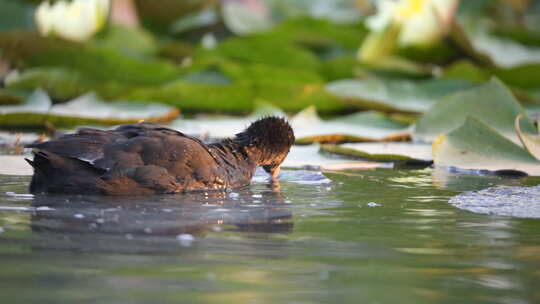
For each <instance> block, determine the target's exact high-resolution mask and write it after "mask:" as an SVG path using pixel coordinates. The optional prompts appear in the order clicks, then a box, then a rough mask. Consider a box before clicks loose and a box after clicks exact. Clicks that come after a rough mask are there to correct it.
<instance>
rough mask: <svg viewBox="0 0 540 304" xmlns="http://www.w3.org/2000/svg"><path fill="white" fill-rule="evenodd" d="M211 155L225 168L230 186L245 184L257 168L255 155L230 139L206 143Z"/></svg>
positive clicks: (249, 180)
mask: <svg viewBox="0 0 540 304" xmlns="http://www.w3.org/2000/svg"><path fill="white" fill-rule="evenodd" d="M208 147H209V149H210V152H211V153H212V156H213V157H214V158H215V159H216V161H218V162H219V163H220V165H221V167H223V169H225V171H226V174H227V177H228V179H229V183H230V186H232V187H237V186H242V185H247V184H249V183H250V182H251V178H252V177H253V174H254V173H255V169H257V158H256V157H257V156H256V155H254V153H252V151H249V150H248V149H247V148H246V147H242V146H240V145H239V144H238V143H235V142H234V141H232V140H224V141H222V142H219V143H213V144H209V145H208Z"/></svg>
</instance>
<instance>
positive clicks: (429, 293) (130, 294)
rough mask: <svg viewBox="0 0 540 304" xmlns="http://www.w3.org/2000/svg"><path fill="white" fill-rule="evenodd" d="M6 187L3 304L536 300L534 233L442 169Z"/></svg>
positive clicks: (538, 230) (492, 181) (7, 182)
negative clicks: (53, 191)
mask: <svg viewBox="0 0 540 304" xmlns="http://www.w3.org/2000/svg"><path fill="white" fill-rule="evenodd" d="M28 181H29V177H15V176H0V227H1V229H0V231H1V233H0V269H2V271H0V295H1V298H2V302H3V303H16V302H25V303H31V302H39V303H73V302H77V303H180V302H181V303H329V302H332V303H538V302H540V289H539V288H538V286H539V285H538V282H540V220H538V219H522V218H513V217H504V216H494V215H485V214H475V213H472V212H469V211H465V210H461V209H458V208H456V207H454V206H452V205H451V204H449V203H448V200H449V199H450V198H451V197H453V196H455V195H457V194H459V193H462V192H463V191H469V190H480V189H484V188H487V187H491V186H495V185H508V186H522V185H536V184H537V183H539V180H538V179H534V178H522V179H509V178H502V177H495V176H475V175H467V174H459V173H448V172H446V171H444V170H433V169H423V170H391V169H377V170H370V171H346V172H325V173H324V175H322V174H320V173H318V172H314V171H291V170H285V171H284V173H283V175H282V182H281V183H280V184H279V185H272V184H269V183H268V181H267V180H266V176H265V175H264V173H262V174H259V175H257V176H256V178H255V180H254V183H253V185H252V186H250V187H247V188H244V189H235V190H234V191H230V192H218V193H211V192H207V193H205V192H200V193H190V194H185V195H166V196H150V197H122V198H110V197H106V198H105V197H95V196H94V197H92V196H58V195H46V196H35V197H34V196H31V195H28V194H27V190H26V186H27V183H28Z"/></svg>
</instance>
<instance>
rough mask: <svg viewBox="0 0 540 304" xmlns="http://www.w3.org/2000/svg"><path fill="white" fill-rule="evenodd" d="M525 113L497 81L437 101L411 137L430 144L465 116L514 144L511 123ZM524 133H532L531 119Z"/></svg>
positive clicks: (526, 122)
mask: <svg viewBox="0 0 540 304" xmlns="http://www.w3.org/2000/svg"><path fill="white" fill-rule="evenodd" d="M522 113H524V110H523V108H522V107H521V105H520V104H519V103H518V101H517V100H516V98H515V97H514V96H513V95H512V92H510V90H509V89H508V88H507V87H506V86H505V85H504V84H503V83H501V82H500V81H499V80H497V79H493V80H491V81H490V82H488V83H486V84H484V85H482V86H480V87H477V88H473V89H469V90H466V91H463V92H458V93H455V94H453V95H450V96H447V97H445V98H443V99H441V100H440V101H439V102H437V104H436V105H434V106H433V108H432V109H431V110H430V111H429V112H427V113H425V114H424V116H422V117H421V118H420V119H419V120H418V122H417V123H416V126H415V130H414V136H415V137H417V138H419V139H422V140H426V141H431V140H433V139H435V138H437V137H438V136H439V135H440V134H443V133H448V132H450V131H451V130H453V129H455V128H457V127H459V126H460V125H462V124H463V122H464V121H465V119H466V117H467V116H471V117H474V118H476V119H479V120H481V121H482V122H484V123H486V124H487V125H489V126H491V127H492V128H494V129H495V130H497V131H498V132H500V133H502V134H503V135H504V136H506V137H507V138H509V139H511V140H513V141H515V142H517V138H516V135H515V132H514V120H515V118H516V116H517V115H519V114H522ZM524 124H525V125H524V126H525V127H526V129H527V130H534V126H533V124H532V122H530V120H528V119H525V120H524Z"/></svg>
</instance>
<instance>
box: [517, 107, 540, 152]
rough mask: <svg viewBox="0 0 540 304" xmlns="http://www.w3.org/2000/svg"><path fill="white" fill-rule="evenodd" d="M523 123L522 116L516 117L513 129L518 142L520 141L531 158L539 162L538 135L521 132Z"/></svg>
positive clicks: (539, 141) (539, 147)
mask: <svg viewBox="0 0 540 304" xmlns="http://www.w3.org/2000/svg"><path fill="white" fill-rule="evenodd" d="M523 121H524V119H523V115H518V116H517V117H516V122H515V128H516V133H517V135H518V137H519V140H521V143H522V144H523V146H524V147H525V149H527V151H529V153H531V155H532V156H534V157H535V158H536V159H537V160H540V135H539V134H538V132H535V133H530V132H526V131H524V130H522V129H521V124H522V122H523ZM525 123H526V122H525Z"/></svg>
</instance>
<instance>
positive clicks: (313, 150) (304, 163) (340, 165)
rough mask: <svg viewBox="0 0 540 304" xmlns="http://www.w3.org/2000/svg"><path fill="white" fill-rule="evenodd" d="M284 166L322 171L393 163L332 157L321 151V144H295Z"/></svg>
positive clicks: (374, 166) (373, 167)
mask: <svg viewBox="0 0 540 304" xmlns="http://www.w3.org/2000/svg"><path fill="white" fill-rule="evenodd" d="M282 166H283V167H284V168H302V169H316V170H322V171H331V170H348V169H364V170H366V169H375V168H392V164H388V163H380V162H370V161H358V160H350V159H346V158H336V157H330V156H327V155H324V154H321V153H319V145H310V146H293V147H292V148H291V151H290V152H289V155H288V156H287V158H286V159H285V161H284V162H283V164H282Z"/></svg>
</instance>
